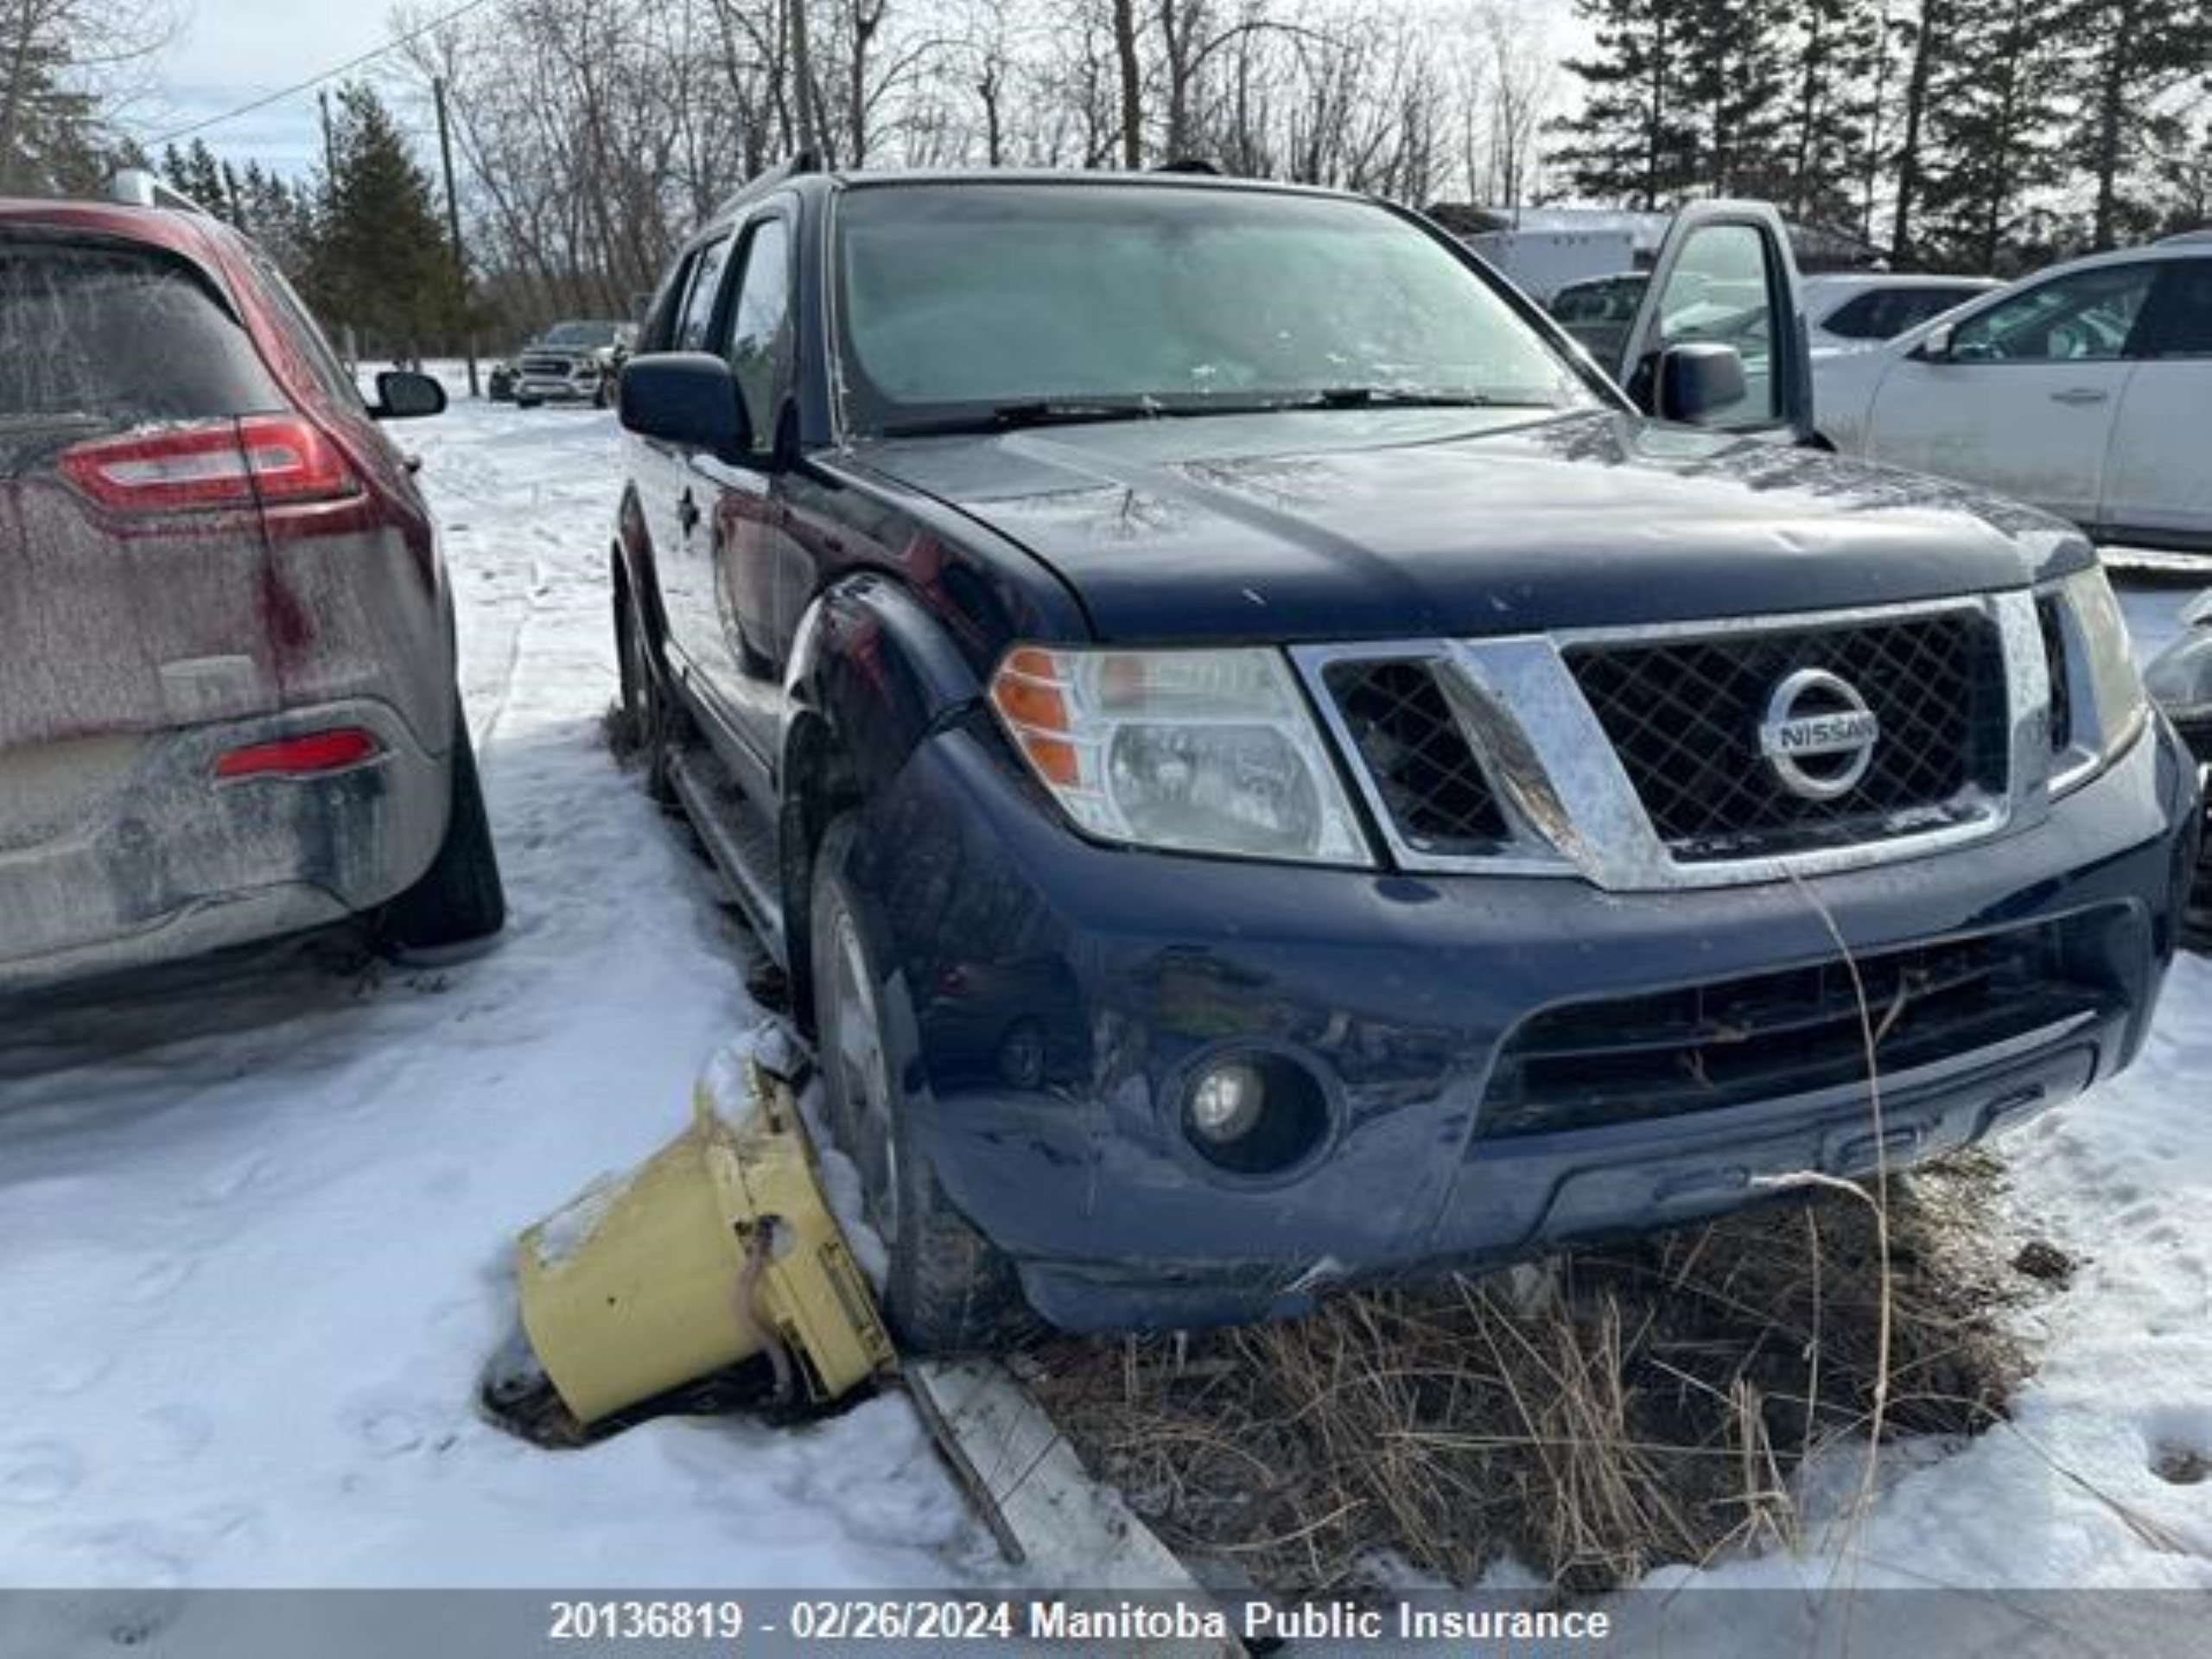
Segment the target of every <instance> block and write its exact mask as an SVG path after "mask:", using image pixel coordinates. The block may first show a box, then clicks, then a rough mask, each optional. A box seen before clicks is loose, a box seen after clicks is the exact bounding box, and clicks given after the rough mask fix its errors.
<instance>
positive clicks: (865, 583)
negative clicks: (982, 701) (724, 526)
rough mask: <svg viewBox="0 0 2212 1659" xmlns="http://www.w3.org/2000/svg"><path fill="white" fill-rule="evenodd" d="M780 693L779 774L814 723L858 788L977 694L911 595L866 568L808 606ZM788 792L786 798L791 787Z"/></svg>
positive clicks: (895, 765) (898, 761)
mask: <svg viewBox="0 0 2212 1659" xmlns="http://www.w3.org/2000/svg"><path fill="white" fill-rule="evenodd" d="M982 695H983V687H982V682H981V681H980V680H979V679H977V678H976V672H975V670H974V669H973V668H971V667H970V666H969V663H968V660H967V658H965V657H963V655H962V654H961V652H960V651H959V649H958V647H957V646H956V645H954V643H953V641H952V639H951V636H950V634H948V633H947V632H945V630H944V626H943V625H942V624H940V623H939V622H938V620H937V619H936V618H935V617H933V616H932V615H931V613H930V612H929V610H928V608H927V607H925V606H924V605H923V604H922V602H921V601H920V600H918V598H917V597H915V595H914V594H913V592H912V590H911V589H910V588H906V587H905V586H904V585H903V584H901V583H899V582H896V581H894V580H893V579H892V578H891V577H889V576H887V575H882V574H881V573H880V572H873V571H871V572H868V573H866V574H863V575H855V576H854V577H851V578H850V579H849V580H847V581H845V582H841V583H839V584H838V585H837V586H836V587H834V588H829V589H828V590H826V591H825V592H823V594H820V595H819V596H818V597H817V599H816V600H815V601H814V603H813V604H812V605H810V606H809V607H807V611H806V614H805V615H804V617H803V618H801V619H800V621H799V626H798V636H797V638H796V639H794V641H793V642H792V650H791V666H790V670H789V672H788V674H787V676H786V680H785V699H784V730H783V734H782V741H781V743H780V744H779V750H780V752H781V753H782V754H783V755H784V757H785V770H786V772H788V770H789V762H790V759H791V755H792V753H793V746H794V742H795V741H797V740H798V738H799V736H800V734H801V730H802V728H804V725H805V723H806V722H808V721H820V722H821V723H823V725H825V726H826V727H827V728H829V730H830V731H831V732H834V733H836V734H837V740H838V744H839V747H840V748H841V749H842V752H843V754H844V757H845V760H846V761H847V763H848V765H849V767H850V769H851V771H852V772H853V773H854V774H855V778H854V780H853V781H854V782H855V783H856V784H857V785H859V786H860V787H861V789H862V790H863V791H866V790H867V789H868V785H870V784H871V783H872V782H874V781H875V780H880V779H887V778H889V777H890V776H891V775H892V774H893V773H894V772H897V771H898V770H899V767H900V766H903V765H905V764H906V757H907V756H908V755H909V754H911V753H912V752H913V748H914V746H915V745H916V744H917V743H918V742H920V741H922V739H923V737H924V736H925V735H926V734H928V733H929V732H930V731H931V730H932V729H934V728H937V727H938V726H939V725H941V724H942V723H943V722H944V721H947V720H949V719H951V718H953V717H955V716H957V715H958V714H959V713H960V712H962V711H963V710H964V709H967V708H969V706H971V705H972V704H974V703H975V702H976V701H977V700H978V699H979V698H980V697H982ZM785 793H786V794H787V795H788V794H789V793H791V787H790V785H789V784H788V783H787V784H786V785H785Z"/></svg>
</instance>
